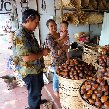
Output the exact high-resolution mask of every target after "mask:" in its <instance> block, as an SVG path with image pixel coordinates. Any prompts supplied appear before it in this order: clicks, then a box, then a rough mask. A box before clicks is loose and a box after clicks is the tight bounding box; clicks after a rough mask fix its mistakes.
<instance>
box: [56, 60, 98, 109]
mask: <svg viewBox="0 0 109 109" xmlns="http://www.w3.org/2000/svg"><path fill="white" fill-rule="evenodd" d="M95 73H96V70H95V69H94V67H93V66H92V65H88V64H86V63H84V62H83V61H81V60H79V59H71V60H70V62H68V61H67V62H66V63H65V64H63V65H61V66H59V67H58V69H57V74H58V78H59V88H60V89H59V94H60V103H61V106H62V109H82V108H83V103H82V101H81V99H80V96H79V88H80V85H81V84H82V83H83V81H85V79H88V78H92V77H93V76H94V75H95Z"/></svg>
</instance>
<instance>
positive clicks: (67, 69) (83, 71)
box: [57, 59, 96, 80]
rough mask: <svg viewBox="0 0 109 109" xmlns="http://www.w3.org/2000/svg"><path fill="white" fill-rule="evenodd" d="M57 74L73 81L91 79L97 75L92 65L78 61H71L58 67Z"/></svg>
mask: <svg viewBox="0 0 109 109" xmlns="http://www.w3.org/2000/svg"><path fill="white" fill-rule="evenodd" d="M57 74H58V75H59V76H62V77H65V78H69V79H72V80H81V79H89V78H90V77H93V76H94V75H95V74H96V70H95V68H94V67H93V66H92V64H89V65H88V64H87V63H85V62H83V61H81V60H78V59H71V60H70V63H68V62H66V63H64V64H62V65H61V66H59V67H58V69H57Z"/></svg>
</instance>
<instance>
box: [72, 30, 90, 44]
mask: <svg viewBox="0 0 109 109" xmlns="http://www.w3.org/2000/svg"><path fill="white" fill-rule="evenodd" d="M74 37H75V39H76V41H77V42H78V43H88V42H89V32H78V33H75V34H74Z"/></svg>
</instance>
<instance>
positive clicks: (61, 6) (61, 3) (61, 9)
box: [60, 0, 63, 21]
mask: <svg viewBox="0 0 109 109" xmlns="http://www.w3.org/2000/svg"><path fill="white" fill-rule="evenodd" d="M60 11H61V21H62V17H63V2H62V0H60Z"/></svg>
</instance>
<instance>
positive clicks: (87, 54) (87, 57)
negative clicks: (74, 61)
mask: <svg viewBox="0 0 109 109" xmlns="http://www.w3.org/2000/svg"><path fill="white" fill-rule="evenodd" d="M83 51H84V52H83V55H82V60H83V61H84V62H86V63H88V64H90V63H92V65H93V66H94V67H95V69H98V67H99V65H98V63H97V60H98V52H96V51H95V50H94V49H93V48H89V47H88V46H83Z"/></svg>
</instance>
